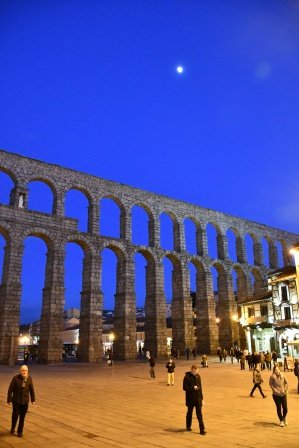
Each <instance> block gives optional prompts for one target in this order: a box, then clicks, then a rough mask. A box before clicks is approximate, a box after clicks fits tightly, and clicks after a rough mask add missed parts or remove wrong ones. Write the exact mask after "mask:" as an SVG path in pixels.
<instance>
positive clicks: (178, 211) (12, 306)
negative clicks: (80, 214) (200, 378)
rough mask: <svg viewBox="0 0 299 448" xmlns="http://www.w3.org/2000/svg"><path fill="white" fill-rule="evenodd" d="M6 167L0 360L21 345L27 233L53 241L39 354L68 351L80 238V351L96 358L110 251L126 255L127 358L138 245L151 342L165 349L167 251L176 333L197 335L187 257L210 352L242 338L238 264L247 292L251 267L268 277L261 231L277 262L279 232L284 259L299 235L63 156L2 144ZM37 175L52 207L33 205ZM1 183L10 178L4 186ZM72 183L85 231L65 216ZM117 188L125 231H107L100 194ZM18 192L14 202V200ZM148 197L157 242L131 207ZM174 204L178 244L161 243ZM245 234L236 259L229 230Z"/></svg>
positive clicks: (122, 297)
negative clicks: (211, 244) (191, 230)
mask: <svg viewBox="0 0 299 448" xmlns="http://www.w3.org/2000/svg"><path fill="white" fill-rule="evenodd" d="M0 171H1V172H4V173H7V174H8V175H9V176H10V177H11V179H12V181H13V187H12V190H11V193H10V198H9V201H7V203H6V205H4V204H0V234H1V235H2V236H3V238H4V240H5V253H4V259H3V260H4V261H3V269H2V273H0V274H1V285H0V363H8V362H9V360H10V358H11V357H13V359H16V357H17V348H18V347H17V345H18V324H19V322H17V320H18V316H19V310H20V301H21V290H22V285H21V270H22V252H23V245H24V240H25V238H26V237H27V236H28V235H39V236H40V237H43V239H44V240H45V241H46V244H47V247H48V254H47V265H46V274H45V282H44V284H45V288H44V291H43V308H42V316H41V318H42V335H41V346H40V351H41V353H40V357H41V359H42V361H43V362H46V363H55V362H60V360H61V349H62V335H61V332H62V312H63V304H64V258H65V253H64V252H65V244H66V243H67V242H76V243H77V244H79V245H80V246H81V247H82V249H83V251H84V263H83V280H82V293H81V320H80V348H79V357H80V359H82V360H84V361H88V362H93V361H97V360H99V359H100V358H101V355H102V320H101V313H102V302H103V298H102V292H101V251H102V250H103V249H104V248H111V250H113V251H114V252H115V254H116V255H117V259H118V268H117V291H116V299H115V333H116V335H117V342H116V345H115V349H116V352H115V355H116V356H117V357H118V358H119V359H133V358H135V356H136V319H135V315H136V314H135V306H136V304H135V290H134V282H135V278H134V255H135V254H136V253H138V252H139V253H141V254H142V255H143V256H144V257H145V259H146V261H147V267H146V271H147V272H146V302H145V308H146V336H145V338H146V343H147V345H148V347H149V348H150V350H152V352H153V354H154V356H156V357H159V356H165V355H166V344H167V332H166V324H165V321H166V304H165V294H164V287H163V264H162V261H163V259H164V258H165V257H167V258H168V259H170V260H171V262H172V264H173V278H172V281H173V304H172V317H173V339H174V343H175V344H176V346H177V347H178V348H180V349H181V350H183V349H184V348H185V347H186V346H190V345H192V344H193V341H194V332H193V324H194V322H193V316H192V304H191V300H190V286H189V277H188V269H187V263H188V262H189V261H190V262H192V263H193V264H194V266H195V267H196V270H197V274H196V293H197V296H198V306H199V310H198V313H197V318H196V321H195V326H196V331H195V335H196V338H197V341H196V345H197V348H198V350H199V351H201V352H207V353H210V352H214V351H215V350H216V348H217V345H218V344H219V343H221V344H225V345H226V346H229V345H230V344H232V343H233V341H235V340H236V339H238V337H239V336H238V332H237V330H236V325H235V322H233V321H232V319H231V312H232V308H233V301H234V294H233V288H232V280H231V268H232V266H234V267H235V269H236V271H237V273H238V276H239V286H240V291H242V293H241V294H240V295H241V296H242V298H241V299H242V300H245V299H246V294H247V293H248V294H250V292H246V291H249V290H250V288H249V286H248V284H249V275H250V273H253V275H254V277H255V279H256V282H255V289H256V290H257V289H259V288H261V287H262V285H263V279H264V278H265V273H266V272H267V267H265V266H264V265H263V258H262V245H261V243H260V240H261V238H266V239H267V241H268V242H269V252H270V262H271V263H270V264H271V268H272V267H276V265H277V254H276V250H277V248H276V246H275V244H274V242H275V241H279V242H281V244H282V247H283V257H284V263H285V264H288V263H289V262H290V258H289V255H288V248H289V247H291V246H292V244H294V243H295V242H296V241H298V235H297V234H293V233H289V232H285V231H282V230H279V229H276V228H273V227H268V226H265V225H263V224H259V223H255V222H251V221H248V220H245V219H241V218H237V217H235V216H231V215H227V214H224V213H221V212H216V211H214V210H210V209H205V208H202V207H199V206H196V205H194V204H189V203H186V202H183V201H178V200H173V199H171V198H168V197H165V196H162V195H158V194H154V193H149V192H147V191H143V190H139V189H137V188H133V187H130V186H127V185H123V184H119V183H117V182H112V181H108V180H104V179H101V178H98V177H95V176H92V175H88V174H84V173H81V172H78V171H74V170H71V169H67V168H63V167H61V166H58V165H52V164H47V163H44V162H41V161H39V160H33V159H29V158H27V157H23V156H20V155H18V154H12V153H8V152H6V151H0ZM34 180H42V181H43V182H45V183H47V185H49V186H50V187H51V190H52V192H53V210H52V213H41V212H38V211H34V210H28V187H27V185H28V184H29V183H30V182H31V181H34ZM0 188H1V186H0ZM71 189H77V190H79V191H81V192H83V193H84V194H85V196H86V198H87V200H88V227H87V231H86V232H80V231H79V229H78V222H77V220H76V219H73V218H68V217H66V216H65V207H64V205H65V204H64V202H65V196H66V194H67V192H68V191H69V190H71ZM102 198H113V199H114V200H116V202H117V203H118V204H121V216H120V237H119V238H112V237H105V236H103V235H101V234H100V232H99V220H100V212H101V210H100V201H101V199H102ZM8 202H9V204H8ZM134 205H141V206H142V207H143V208H144V209H145V210H146V212H147V214H148V216H149V222H148V227H149V237H148V240H149V246H148V247H147V246H138V245H134V244H132V220H131V209H132V207H133V206H134ZM163 213H166V214H168V215H169V216H171V217H172V220H173V239H174V250H172V251H169V250H164V249H162V248H161V246H160V222H159V219H160V216H161V214H163ZM186 218H188V219H191V220H192V221H193V222H194V224H195V226H196V229H195V231H196V246H197V248H196V252H197V253H196V254H189V253H188V251H187V250H186V246H185V229H184V221H185V219H186ZM209 223H212V224H213V225H214V226H215V228H216V229H217V246H218V257H219V259H213V258H212V257H210V256H209V254H208V241H207V234H206V227H207V225H208V224H209ZM228 229H233V231H234V232H235V235H236V238H237V240H236V244H237V263H235V262H234V261H233V260H230V259H229V255H228V245H227V238H226V231H227V230H228ZM247 234H249V235H250V236H251V237H252V239H253V251H254V265H250V264H249V263H248V260H247V257H246V249H245V236H246V235H247ZM212 266H214V267H215V268H216V269H217V271H218V276H219V279H218V280H219V291H218V294H219V302H220V312H221V324H220V323H219V325H217V324H216V322H215V304H214V291H213V284H212V279H211V271H210V267H212Z"/></svg>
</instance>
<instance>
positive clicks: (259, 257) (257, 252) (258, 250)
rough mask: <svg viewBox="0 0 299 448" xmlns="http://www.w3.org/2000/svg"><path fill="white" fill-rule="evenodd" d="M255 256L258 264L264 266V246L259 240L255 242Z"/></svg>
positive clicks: (255, 262) (255, 261)
mask: <svg viewBox="0 0 299 448" xmlns="http://www.w3.org/2000/svg"><path fill="white" fill-rule="evenodd" d="M253 258H254V264H255V265H256V266H262V265H263V264H264V263H263V246H262V244H261V243H260V242H259V241H254V243H253Z"/></svg>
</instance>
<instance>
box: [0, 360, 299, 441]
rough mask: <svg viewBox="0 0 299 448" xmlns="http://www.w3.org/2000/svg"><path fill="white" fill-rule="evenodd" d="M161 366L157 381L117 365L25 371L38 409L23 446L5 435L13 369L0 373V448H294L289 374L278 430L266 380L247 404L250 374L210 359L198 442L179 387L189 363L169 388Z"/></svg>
mask: <svg viewBox="0 0 299 448" xmlns="http://www.w3.org/2000/svg"><path fill="white" fill-rule="evenodd" d="M165 363H166V361H159V362H157V366H156V375H157V379H156V380H150V378H149V367H148V365H147V364H146V363H145V362H141V361H140V362H116V363H115V364H114V366H113V367H112V368H110V367H108V366H107V365H106V364H105V363H104V362H103V363H101V364H99V365H90V364H85V363H84V364H79V363H78V364H77V363H66V364H59V365H34V366H29V369H30V373H31V375H32V377H33V381H34V385H35V391H36V399H37V401H36V403H35V404H34V405H30V407H29V412H28V414H27V417H26V421H25V429H24V437H23V438H22V439H20V438H18V437H16V436H12V435H10V434H9V429H10V418H11V407H9V406H8V405H7V404H6V393H7V388H8V385H9V382H10V380H11V378H12V376H13V375H14V374H15V373H17V372H18V366H15V367H9V366H0V447H1V448H11V447H20V448H21V447H26V448H27V447H28V448H33V447H34V448H48V447H51V448H53V447H55V448H71V447H72V448H84V447H107V448H110V447H118V448H128V447H132V448H135V447H136V448H160V447H161V448H181V447H184V448H191V447H192V448H193V447H197V446H202V447H217V448H219V447H221V446H225V447H244V448H255V447H267V448H271V447H275V448H282V447H283V448H286V447H287V448H298V447H299V424H298V417H299V395H298V394H297V393H296V392H297V378H296V377H295V375H294V373H293V372H286V376H287V378H288V381H289V396H288V403H289V415H288V421H289V425H288V426H287V427H284V428H281V427H280V426H278V419H277V416H276V410H275V406H274V402H273V400H272V396H271V393H270V388H269V386H268V379H269V376H270V373H268V372H267V371H265V372H264V373H263V379H264V384H263V388H264V391H265V393H266V395H267V398H266V399H262V398H261V396H260V394H259V392H258V390H256V391H255V397H254V399H252V398H250V397H249V393H250V390H251V387H252V372H249V371H248V370H245V371H241V370H240V368H239V365H238V364H237V363H235V364H234V365H232V364H231V363H230V362H228V361H227V362H226V364H223V363H222V364H220V363H219V362H218V361H217V360H216V358H210V364H209V368H208V369H203V368H200V374H201V377H202V384H203V392H204V400H205V406H204V408H203V414H204V421H205V425H206V430H207V435H206V436H201V435H199V431H198V424H197V420H196V419H195V418H194V419H193V431H192V432H187V431H185V414H186V407H185V402H184V392H183V390H182V380H183V377H184V373H185V372H186V371H187V370H189V369H190V365H191V363H192V361H189V362H188V361H186V360H185V359H179V360H177V361H176V365H177V368H176V370H175V385H174V387H167V385H166V379H167V373H166V369H165ZM194 417H195V416H194Z"/></svg>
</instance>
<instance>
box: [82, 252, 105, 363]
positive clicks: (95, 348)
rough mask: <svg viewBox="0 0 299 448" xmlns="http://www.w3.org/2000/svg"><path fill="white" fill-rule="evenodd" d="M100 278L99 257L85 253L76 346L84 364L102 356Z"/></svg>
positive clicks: (95, 360) (96, 360)
mask: <svg viewBox="0 0 299 448" xmlns="http://www.w3.org/2000/svg"><path fill="white" fill-rule="evenodd" d="M100 278H101V259H100V255H99V254H92V253H88V254H86V253H85V256H84V260H83V285H82V286H83V287H82V292H81V308H80V327H79V341H80V343H79V345H78V358H79V359H80V360H81V361H85V362H98V361H100V360H101V359H102V356H103V343H102V333H103V330H102V304H103V294H102V292H100Z"/></svg>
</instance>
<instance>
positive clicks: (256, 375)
mask: <svg viewBox="0 0 299 448" xmlns="http://www.w3.org/2000/svg"><path fill="white" fill-rule="evenodd" d="M262 383H263V379H262V375H261V372H260V371H259V369H258V368H257V367H254V369H253V384H254V386H253V388H252V390H251V392H250V397H252V398H254V396H253V393H254V391H255V389H256V388H257V389H258V390H259V391H260V393H261V396H262V397H263V398H266V395H265V394H264V392H263V391H262V387H261V384H262Z"/></svg>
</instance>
